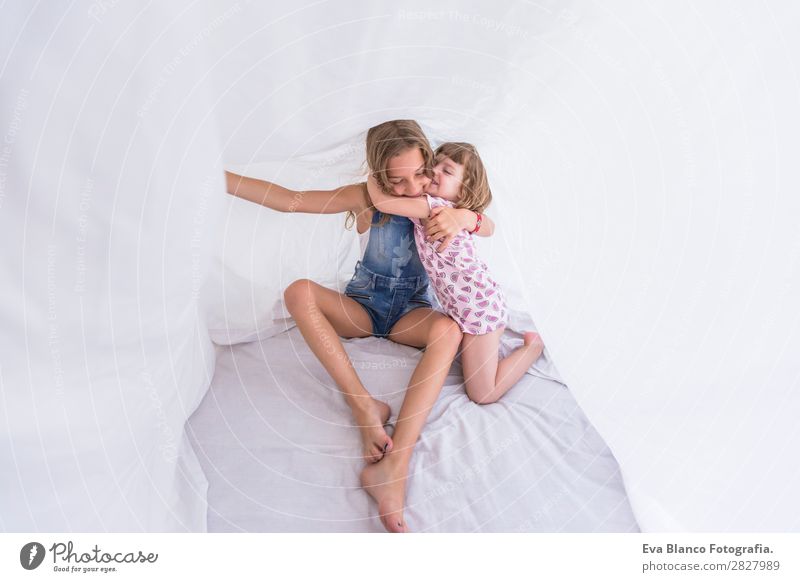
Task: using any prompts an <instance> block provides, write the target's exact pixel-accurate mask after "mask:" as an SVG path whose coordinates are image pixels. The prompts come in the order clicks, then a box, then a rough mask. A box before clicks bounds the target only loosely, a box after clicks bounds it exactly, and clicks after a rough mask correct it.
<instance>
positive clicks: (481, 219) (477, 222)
mask: <svg viewBox="0 0 800 582" xmlns="http://www.w3.org/2000/svg"><path fill="white" fill-rule="evenodd" d="M475 214H477V215H478V220H476V221H475V228H473V229H472V230H471V231H470V232H469V233H470V234H475V233H476V232H478V231H479V230H480V229H481V222H483V215H481V213H480V212H476V213H475Z"/></svg>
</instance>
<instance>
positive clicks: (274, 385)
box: [187, 327, 639, 532]
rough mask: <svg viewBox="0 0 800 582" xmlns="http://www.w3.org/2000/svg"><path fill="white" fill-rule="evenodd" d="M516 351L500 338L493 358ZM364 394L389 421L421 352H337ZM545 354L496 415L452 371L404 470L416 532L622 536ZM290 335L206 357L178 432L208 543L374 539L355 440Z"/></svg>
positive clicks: (583, 426) (606, 488) (608, 483)
mask: <svg viewBox="0 0 800 582" xmlns="http://www.w3.org/2000/svg"><path fill="white" fill-rule="evenodd" d="M515 342H516V343H519V342H521V338H520V336H519V335H518V334H516V333H514V332H511V331H508V332H506V336H505V338H504V345H503V348H504V349H508V348H509V347H511V346H513V344H514V343H515ZM344 345H345V349H346V350H347V353H348V355H349V357H350V358H351V359H352V361H353V363H354V367H355V369H356V371H357V372H358V374H359V376H360V377H361V378H362V381H363V382H364V384H365V386H366V387H367V389H368V390H369V391H370V392H371V393H372V394H373V395H374V396H375V397H377V398H379V399H381V400H384V401H385V402H387V403H389V405H390V406H391V408H392V417H391V421H394V420H396V415H397V412H398V411H399V409H400V406H401V404H402V399H403V392H404V389H405V386H406V385H407V383H408V380H409V378H410V377H411V374H412V372H413V370H414V367H415V366H416V365H417V362H418V361H419V359H420V357H421V353H422V352H421V351H419V350H417V349H415V348H412V347H408V346H403V345H400V344H396V343H394V342H391V341H390V340H386V339H380V338H375V337H370V338H362V339H352V340H345V342H344ZM557 378H558V373H557V370H555V368H554V366H552V362H551V361H550V360H549V354H548V353H547V352H545V354H544V356H543V357H542V358H540V359H539V361H538V362H537V364H535V367H534V368H532V369H531V370H530V371H529V373H528V374H526V375H525V376H524V377H523V379H522V380H521V381H520V382H519V383H518V384H517V385H516V386H514V387H513V388H512V389H511V390H510V391H509V392H508V393H507V394H506V395H505V396H504V397H503V398H502V399H501V400H500V401H499V402H497V403H495V404H491V405H488V406H480V405H477V404H474V403H472V402H470V401H469V399H468V398H467V397H466V395H465V393H464V388H463V384H462V381H463V377H462V375H461V367H460V364H459V362H458V360H456V362H454V363H453V365H452V367H451V370H450V373H449V374H448V376H447V379H446V381H445V385H444V387H443V389H442V393H441V395H440V397H439V399H438V401H437V403H436V405H435V406H434V408H433V410H432V411H431V413H430V416H429V417H428V421H427V424H426V426H425V428H424V429H423V432H422V435H421V437H420V440H419V442H418V444H417V447H416V449H415V451H414V455H413V456H412V459H411V465H410V478H409V482H408V490H407V510H406V515H405V516H406V519H407V521H408V524H409V527H410V529H411V531H415V532H423V531H424V532H499V531H503V532H600V531H605V532H635V531H639V527H638V525H637V523H636V520H635V518H634V516H633V513H632V511H631V508H630V506H629V503H628V498H627V495H626V492H625V487H624V485H623V481H622V476H621V475H620V470H619V466H618V465H617V462H616V460H615V459H614V456H613V455H612V453H611V451H610V450H609V448H608V447H607V446H606V444H605V443H604V442H603V440H602V438H601V437H600V435H599V434H598V433H597V431H596V430H595V429H594V428H593V427H592V425H591V424H590V423H589V421H588V420H587V418H586V417H585V415H584V414H583V412H582V410H581V409H580V407H579V406H578V404H577V403H576V401H575V399H574V398H573V397H572V394H571V393H570V391H569V390H568V388H567V387H566V386H565V385H564V384H563V383H561V382H559V381H558V380H557ZM352 422H353V421H352V417H351V415H350V411H349V409H348V407H347V405H346V403H345V401H344V399H343V398H342V396H341V394H340V393H339V392H338V390H337V389H336V386H335V385H334V384H333V381H332V380H331V379H330V377H329V376H328V374H327V373H326V372H325V370H324V369H323V367H322V365H321V364H320V363H319V362H318V360H317V359H316V357H315V356H314V355H313V353H312V352H311V351H310V349H309V348H308V346H307V345H306V343H305V342H304V340H303V338H302V336H301V334H300V332H299V330H298V329H297V328H296V327H294V328H292V329H290V330H288V331H286V332H284V333H281V334H279V335H277V336H275V337H271V338H268V339H265V340H263V341H261V342H251V343H245V344H239V345H235V346H217V366H216V373H215V376H214V379H213V381H212V385H211V389H210V390H209V392H208V393H207V395H206V397H205V399H204V400H203V402H202V403H201V405H200V406H199V408H198V409H197V411H196V412H195V413H194V415H193V416H192V417H191V418H190V420H189V423H188V424H187V432H188V434H189V436H190V440H191V442H192V445H193V447H194V449H195V452H196V453H197V456H198V458H199V459H200V462H201V464H202V466H203V469H204V471H205V474H206V477H207V478H208V481H209V487H208V531H210V532H231V531H248V532H381V531H383V527H382V526H381V524H380V522H379V520H378V518H377V506H376V504H375V503H374V502H373V501H372V499H371V498H370V497H369V496H368V495H367V493H366V492H365V491H364V490H363V489H362V488H361V487H360V486H359V472H360V469H361V467H363V461H362V460H361V459H360V458H359V455H360V437H359V433H358V430H357V429H356V428H355V427H354V426H352Z"/></svg>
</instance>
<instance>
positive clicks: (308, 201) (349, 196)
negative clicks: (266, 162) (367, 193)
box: [225, 171, 365, 214]
mask: <svg viewBox="0 0 800 582" xmlns="http://www.w3.org/2000/svg"><path fill="white" fill-rule="evenodd" d="M225 184H226V188H227V191H228V193H229V194H233V195H234V196H236V197H237V198H243V199H244V200H249V201H250V202H255V203H256V204H261V205H262V206H266V207H267V208H271V209H272V210H277V211H278V212H305V213H312V214H336V213H338V212H347V211H349V210H350V211H354V212H358V211H359V210H361V209H363V207H364V203H365V199H364V185H363V184H351V185H349V186H342V187H341V188H337V189H335V190H307V191H295V190H289V189H288V188H284V187H283V186H279V185H278V184H273V183H272V182H267V181H266V180H257V179H256V178H248V177H246V176H240V175H238V174H234V173H233V172H228V171H226V172H225Z"/></svg>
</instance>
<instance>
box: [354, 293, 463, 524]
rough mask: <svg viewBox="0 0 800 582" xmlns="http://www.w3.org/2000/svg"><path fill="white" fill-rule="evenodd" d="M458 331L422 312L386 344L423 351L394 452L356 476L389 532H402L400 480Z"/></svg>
mask: <svg viewBox="0 0 800 582" xmlns="http://www.w3.org/2000/svg"><path fill="white" fill-rule="evenodd" d="M461 337H462V334H461V330H460V329H459V327H458V325H457V324H456V323H455V322H454V321H453V320H452V319H450V318H449V317H447V316H446V315H444V314H442V313H439V312H437V311H433V310H432V309H428V308H419V309H415V310H413V311H411V312H409V313H407V314H406V315H404V316H403V317H402V318H401V319H400V320H399V321H398V322H397V323H396V324H395V326H394V327H393V328H392V331H391V333H390V335H389V339H391V340H393V341H396V342H398V343H403V344H407V345H411V346H415V347H426V349H425V353H424V354H423V355H422V359H421V360H420V362H419V364H418V365H417V368H416V369H415V370H414V374H413V375H412V376H411V380H410V382H409V384H408V389H407V391H406V396H405V399H404V400H403V406H402V407H401V408H400V414H399V415H398V418H397V424H396V425H395V431H394V435H393V437H394V448H393V449H392V450H391V451H389V452H387V453H386V456H385V457H384V458H383V460H382V461H381V462H380V463H377V464H374V465H368V466H367V467H366V468H365V469H364V470H363V471H362V472H361V484H362V485H363V486H364V488H365V489H366V490H367V492H368V493H369V494H370V495H372V497H373V498H374V499H375V501H377V503H378V513H379V515H380V519H381V522H382V523H383V526H384V527H385V528H386V529H387V530H388V531H391V532H405V531H408V528H407V527H406V524H405V522H404V521H403V506H404V505H405V494H406V480H407V478H408V465H409V461H410V460H411V453H412V452H413V450H414V446H415V445H416V443H417V439H419V435H420V433H421V432H422V427H423V426H424V425H425V421H426V420H427V418H428V414H429V413H430V411H431V408H433V405H434V403H435V402H436V399H437V398H438V397H439V393H440V392H441V390H442V385H443V384H444V379H445V377H446V376H447V373H448V372H449V370H450V365H451V364H452V362H453V358H455V356H456V353H457V351H458V346H459V344H460V343H461Z"/></svg>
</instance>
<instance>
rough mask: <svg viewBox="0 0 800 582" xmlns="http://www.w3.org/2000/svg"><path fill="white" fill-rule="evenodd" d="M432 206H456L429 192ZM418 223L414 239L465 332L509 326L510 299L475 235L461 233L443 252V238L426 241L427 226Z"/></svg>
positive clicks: (440, 295)
mask: <svg viewBox="0 0 800 582" xmlns="http://www.w3.org/2000/svg"><path fill="white" fill-rule="evenodd" d="M426 196H427V199H428V206H430V207H431V208H436V207H437V206H450V207H451V208H452V207H453V206H454V204H453V203H452V202H450V201H449V200H445V199H444V198H438V197H436V196H429V195H427V194H426ZM411 221H412V222H413V223H414V235H415V236H414V239H415V240H416V243H417V251H418V253H419V258H420V261H422V264H423V266H424V267H425V271H426V272H427V273H428V278H429V279H430V280H431V285H433V289H434V291H435V292H436V297H437V299H439V303H441V305H442V308H443V309H444V311H445V313H447V315H449V316H450V317H451V318H452V319H453V320H454V321H455V322H456V323H458V325H459V327H460V328H461V331H462V332H464V333H468V334H470V335H482V334H485V333H489V332H491V331H495V330H497V329H499V328H501V327H503V326H505V325H506V323H507V322H508V314H507V311H506V301H505V298H504V297H503V293H502V291H501V290H500V286H499V285H498V284H497V283H496V282H495V280H494V279H493V278H492V276H491V275H490V274H489V269H488V268H487V267H486V263H484V262H483V261H481V260H480V258H479V257H478V254H477V253H476V252H475V241H474V240H473V235H472V234H470V233H468V232H467V231H466V230H462V231H461V232H459V233H458V234H457V235H456V236H455V238H454V239H453V240H452V242H451V243H450V246H449V247H447V248H446V249H445V250H444V252H443V253H441V254H440V253H439V252H437V250H436V248H437V247H438V246H439V245H440V244H441V242H440V241H433V242H431V243H429V242H428V241H426V240H425V227H424V226H422V222H421V221H420V219H418V218H412V219H411Z"/></svg>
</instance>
